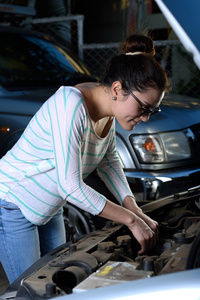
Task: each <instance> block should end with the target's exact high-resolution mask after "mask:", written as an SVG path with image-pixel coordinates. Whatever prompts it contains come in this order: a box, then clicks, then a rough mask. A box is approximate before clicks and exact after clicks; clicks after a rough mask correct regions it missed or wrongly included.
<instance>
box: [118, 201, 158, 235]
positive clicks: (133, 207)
mask: <svg viewBox="0 0 200 300" xmlns="http://www.w3.org/2000/svg"><path fill="white" fill-rule="evenodd" d="M123 206H124V207H125V208H127V209H128V210H130V211H132V212H133V213H134V214H136V215H137V216H138V217H140V218H141V219H142V220H143V221H144V222H145V223H146V224H148V225H149V227H150V228H151V229H152V230H153V231H154V232H155V234H156V237H157V236H158V223H157V222H156V221H154V220H153V219H151V218H150V217H148V216H147V215H145V214H144V213H143V211H142V210H141V208H140V207H139V206H138V205H137V203H136V202H135V199H134V198H133V197H130V196H127V197H126V198H125V199H124V202H123Z"/></svg>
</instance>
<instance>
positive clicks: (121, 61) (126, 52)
mask: <svg viewBox="0 0 200 300" xmlns="http://www.w3.org/2000/svg"><path fill="white" fill-rule="evenodd" d="M134 52H142V53H141V54H137V55H131V54H132V53H134ZM154 54H155V49H154V44H153V41H152V40H151V39H150V38H149V37H147V36H143V35H132V36H130V37H128V38H127V39H126V40H125V41H124V42H123V43H122V44H121V46H120V49H119V54H118V55H116V56H114V57H112V58H111V59H110V60H109V61H108V63H107V65H106V67H105V70H104V72H103V75H102V77H101V78H100V83H101V84H102V85H104V86H107V87H110V86H111V85H112V83H113V82H114V81H120V82H121V84H122V88H123V90H124V91H125V92H128V90H131V91H139V92H142V91H145V90H147V89H148V88H149V87H151V88H155V89H159V90H161V91H167V90H168V89H169V86H170V85H169V82H168V79H167V75H166V73H165V71H164V70H163V68H162V67H161V65H160V64H159V63H158V62H157V61H156V59H155V58H154Z"/></svg>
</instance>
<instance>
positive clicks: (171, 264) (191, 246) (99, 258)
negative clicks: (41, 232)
mask: <svg viewBox="0 0 200 300" xmlns="http://www.w3.org/2000/svg"><path fill="white" fill-rule="evenodd" d="M199 197H200V187H199V186H198V187H195V188H193V189H191V190H188V191H186V192H184V193H181V194H177V195H173V197H167V198H163V199H160V200H156V201H152V202H149V203H148V204H145V205H143V206H142V209H143V211H144V212H145V213H146V214H148V215H149V216H150V217H151V218H153V219H155V220H156V221H157V222H158V223H159V239H158V242H157V244H156V247H155V248H154V249H152V250H151V251H150V252H149V253H146V254H145V255H141V256H138V255H137V253H138V250H139V249H140V246H139V244H138V242H137V241H136V240H135V238H134V237H133V236H132V234H131V232H130V231H129V229H128V228H127V227H125V226H123V225H121V224H116V223H113V222H111V221H107V222H106V225H105V226H104V227H103V228H102V229H100V230H98V231H95V232H92V233H90V234H87V235H85V236H83V237H81V238H80V239H78V240H73V241H70V242H68V243H66V244H65V245H62V246H61V247H59V248H57V249H56V250H54V251H52V252H51V253H49V254H48V255H46V256H45V257H43V258H41V260H40V261H38V262H37V263H36V264H34V265H33V266H32V267H31V268H30V269H29V270H27V271H26V272H25V273H24V274H23V275H22V276H21V277H20V278H19V280H18V281H17V282H15V283H14V284H13V285H11V286H10V287H9V288H8V290H7V291H6V293H5V294H4V299H5V298H6V299H11V298H12V299H13V298H14V299H20V300H22V299H40V300H41V299H50V298H54V297H57V296H62V295H68V294H72V293H80V292H82V291H86V290H88V289H95V288H98V287H103V286H107V285H113V284H117V283H121V282H126V281H131V280H138V279H143V280H146V279H147V278H149V277H152V276H162V275H163V274H169V273H174V272H182V271H184V270H189V269H194V268H199V267H200V259H199V257H200V200H199V199H200V198H199ZM11 292H12V293H11ZM11 294H12V296H11ZM80 296H81V294H80Z"/></svg>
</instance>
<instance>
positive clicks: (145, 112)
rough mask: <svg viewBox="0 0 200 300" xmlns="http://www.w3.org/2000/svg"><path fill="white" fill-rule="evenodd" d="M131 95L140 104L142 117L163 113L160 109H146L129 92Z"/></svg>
mask: <svg viewBox="0 0 200 300" xmlns="http://www.w3.org/2000/svg"><path fill="white" fill-rule="evenodd" d="M128 92H129V94H130V95H131V96H132V97H133V99H135V100H136V101H137V103H139V105H140V106H141V108H142V110H143V112H142V113H141V114H140V115H139V116H140V117H141V116H143V115H150V116H152V115H155V114H156V113H158V112H161V109H160V107H156V108H155V109H150V108H148V107H145V106H144V104H143V103H142V102H141V101H140V100H139V99H138V98H137V97H136V96H135V95H134V94H133V93H132V92H131V91H130V90H128Z"/></svg>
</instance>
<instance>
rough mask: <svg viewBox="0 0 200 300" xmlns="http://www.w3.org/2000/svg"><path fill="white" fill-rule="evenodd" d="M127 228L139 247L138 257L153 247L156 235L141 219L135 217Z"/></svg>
mask: <svg viewBox="0 0 200 300" xmlns="http://www.w3.org/2000/svg"><path fill="white" fill-rule="evenodd" d="M128 228H129V229H130V231H131V232H132V234H133V235H134V237H135V238H136V240H137V241H138V242H139V244H140V245H141V250H140V251H139V252H138V255H140V254H142V253H144V252H147V251H149V250H151V249H152V248H154V247H155V245H156V241H157V235H156V233H155V231H153V230H152V229H151V228H150V227H149V225H148V224H147V223H146V222H145V221H144V220H143V219H141V218H140V217H137V216H136V218H135V222H134V224H133V225H130V226H128Z"/></svg>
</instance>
